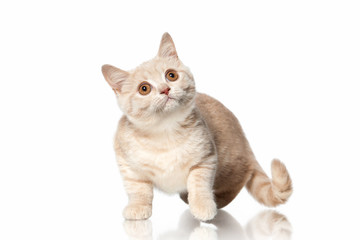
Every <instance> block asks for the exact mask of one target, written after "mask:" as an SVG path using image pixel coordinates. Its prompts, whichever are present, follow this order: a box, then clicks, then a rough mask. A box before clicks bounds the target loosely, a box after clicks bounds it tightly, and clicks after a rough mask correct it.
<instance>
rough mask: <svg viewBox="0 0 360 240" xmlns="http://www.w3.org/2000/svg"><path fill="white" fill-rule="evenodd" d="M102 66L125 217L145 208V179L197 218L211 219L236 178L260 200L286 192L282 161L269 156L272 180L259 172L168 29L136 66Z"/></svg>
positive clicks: (144, 214)
mask: <svg viewBox="0 0 360 240" xmlns="http://www.w3.org/2000/svg"><path fill="white" fill-rule="evenodd" d="M169 69H172V70H175V71H176V72H177V73H178V75H179V78H178V79H177V80H176V81H170V80H168V79H166V76H165V72H166V71H167V70H169ZM102 71H103V74H104V77H105V79H106V81H107V82H108V83H109V85H110V86H111V87H112V88H113V90H114V92H115V94H116V97H117V101H118V104H119V107H120V108H121V110H122V111H123V112H124V116H123V117H122V118H121V120H120V121H119V125H118V130H117V132H116V136H115V145H114V147H115V152H116V156H117V161H118V164H119V167H120V171H121V174H122V176H123V179H124V185H125V190H126V192H127V194H128V197H129V203H128V206H127V207H126V208H125V210H124V217H125V218H126V219H146V218H149V217H150V216H151V206H152V199H153V187H156V188H159V189H160V190H162V191H164V192H166V193H169V194H172V193H180V196H181V198H182V199H183V200H184V201H185V202H186V203H189V206H190V211H191V213H192V214H193V215H194V217H195V218H197V219H199V220H202V221H207V220H210V219H212V218H213V217H214V216H215V215H216V212H217V208H222V207H224V206H226V205H227V204H228V203H230V202H231V201H232V199H233V198H234V197H235V196H236V195H237V194H238V192H239V191H240V189H241V188H242V187H243V186H244V185H246V186H247V188H248V190H249V191H250V193H251V194H252V195H253V196H254V197H255V198H256V199H257V200H258V201H259V202H261V203H263V204H265V205H268V206H275V205H277V204H279V203H284V202H285V201H286V200H287V199H288V198H289V196H290V195H291V192H292V186H291V179H290V177H289V174H288V172H287V170H286V168H285V166H284V165H283V164H282V163H281V162H279V161H274V163H273V166H272V172H273V177H274V178H275V179H274V181H273V182H272V181H271V180H270V179H269V178H268V177H267V176H266V174H265V173H264V172H263V170H262V169H261V167H260V166H259V165H258V163H257V162H256V160H255V157H254V155H253V153H252V151H251V149H250V146H249V144H248V142H247V140H246V138H245V135H244V133H243V131H242V129H241V127H240V125H239V123H238V121H237V119H236V118H235V116H234V115H233V114H232V113H231V112H230V111H229V110H228V109H226V108H225V107H224V106H223V105H222V104H221V103H219V102H218V101H216V100H215V99H213V98H211V97H209V96H207V95H204V94H198V93H196V91H195V83H194V79H193V76H192V74H191V72H190V71H189V69H188V68H187V67H186V66H185V65H183V64H182V62H181V61H180V60H179V58H178V55H177V52H176V49H175V45H174V43H173V41H172V39H171V37H170V35H169V34H167V33H165V34H164V35H163V38H162V40H161V44H160V48H159V52H158V55H157V56H156V57H155V58H154V59H152V60H150V61H147V62H145V63H143V64H141V65H140V66H139V67H137V68H136V69H134V70H131V71H128V72H127V71H123V70H120V69H118V68H116V67H113V66H111V65H104V66H103V68H102ZM144 82H146V83H147V84H149V85H148V86H151V91H150V92H148V94H147V95H143V94H140V93H139V85H140V84H141V83H144ZM168 88H169V89H170V90H169V91H168V92H167V93H166V94H165V92H164V91H163V90H164V89H168Z"/></svg>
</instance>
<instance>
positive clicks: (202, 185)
mask: <svg viewBox="0 0 360 240" xmlns="http://www.w3.org/2000/svg"><path fill="white" fill-rule="evenodd" d="M215 171H216V157H212V158H210V159H208V160H207V161H205V162H203V163H201V164H198V165H196V166H194V167H192V168H191V169H190V173H189V176H188V179H187V190H188V193H189V194H188V201H189V206H190V211H191V213H192V215H193V216H194V217H195V218H196V219H198V220H200V221H208V220H211V219H213V218H214V217H215V215H216V211H217V208H216V203H215V201H214V195H213V191H212V187H213V184H214V178H215Z"/></svg>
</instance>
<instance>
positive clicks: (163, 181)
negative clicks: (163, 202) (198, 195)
mask: <svg viewBox="0 0 360 240" xmlns="http://www.w3.org/2000/svg"><path fill="white" fill-rule="evenodd" d="M139 156H141V157H139ZM133 163H134V166H135V167H136V168H137V170H138V171H139V172H141V173H142V174H144V175H146V177H147V178H148V179H149V180H151V181H152V182H153V184H154V186H155V187H156V188H158V189H160V190H162V191H164V192H166V193H169V194H172V193H178V192H184V191H186V181H187V177H188V175H189V172H190V168H191V167H192V166H193V165H194V164H195V161H194V159H193V158H191V157H190V155H189V154H188V153H185V152H184V151H181V150H176V149H174V150H172V151H168V152H162V153H150V152H143V151H142V153H141V154H139V155H138V158H137V159H136V160H135V159H134V162H133Z"/></svg>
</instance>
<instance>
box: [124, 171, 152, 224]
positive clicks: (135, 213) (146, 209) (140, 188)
mask: <svg viewBox="0 0 360 240" xmlns="http://www.w3.org/2000/svg"><path fill="white" fill-rule="evenodd" d="M120 171H121V173H122V175H123V181H124V186H125V191H126V193H127V194H128V198H129V202H128V205H127V206H126V207H125V209H124V211H123V216H124V218H125V219H127V220H144V219H148V218H149V217H151V213H152V200H153V184H152V182H150V181H148V180H145V179H144V178H142V177H141V176H139V175H138V174H135V173H134V172H133V171H132V170H131V169H129V168H128V167H124V166H121V167H120Z"/></svg>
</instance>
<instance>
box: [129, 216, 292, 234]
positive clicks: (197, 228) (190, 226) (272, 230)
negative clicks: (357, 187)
mask: <svg viewBox="0 0 360 240" xmlns="http://www.w3.org/2000/svg"><path fill="white" fill-rule="evenodd" d="M123 226H124V229H125V232H126V233H127V235H128V237H129V240H153V239H157V240H235V239H237V240H239V239H240V240H243V239H244V240H263V239H269V238H272V239H276V240H290V239H291V233H292V229H291V224H290V222H289V221H288V220H287V218H286V217H285V216H284V215H282V214H280V213H278V212H276V211H273V210H266V211H263V212H261V213H259V214H258V215H256V216H255V217H254V218H253V219H251V220H250V221H249V222H248V223H247V225H246V227H245V228H243V227H242V226H241V225H240V224H239V222H238V221H237V220H236V219H235V218H234V217H232V216H231V215H230V214H229V213H227V212H226V211H224V210H220V211H219V212H218V214H217V216H216V218H215V219H214V220H212V221H210V222H208V223H207V224H204V223H200V222H199V221H197V220H195V219H194V218H193V216H192V215H191V214H190V211H189V210H186V211H185V212H184V213H183V214H182V216H181V217H180V220H179V224H178V228H177V229H176V230H173V231H168V232H164V233H161V234H160V235H159V236H157V237H156V238H153V236H152V224H151V220H145V221H125V222H124V225H123Z"/></svg>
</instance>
